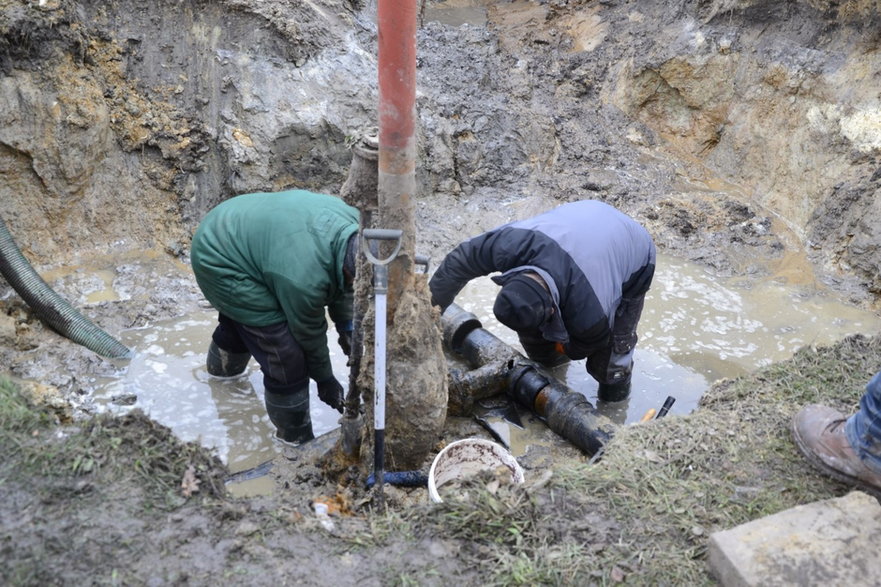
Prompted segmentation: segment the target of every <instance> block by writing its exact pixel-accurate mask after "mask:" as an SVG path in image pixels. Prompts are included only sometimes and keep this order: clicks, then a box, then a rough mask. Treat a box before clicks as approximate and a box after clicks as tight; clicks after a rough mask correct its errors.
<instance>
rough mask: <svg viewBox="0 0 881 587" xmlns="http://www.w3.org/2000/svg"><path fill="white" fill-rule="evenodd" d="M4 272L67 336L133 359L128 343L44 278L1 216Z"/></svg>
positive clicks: (101, 352) (103, 353) (44, 317)
mask: <svg viewBox="0 0 881 587" xmlns="http://www.w3.org/2000/svg"><path fill="white" fill-rule="evenodd" d="M0 273H2V274H3V277H4V278H5V279H6V281H7V282H9V285H11V286H12V288H13V289H14V290H15V292H16V293H17V294H18V295H20V296H21V298H22V299H23V300H24V301H25V303H27V305H28V306H30V307H31V308H33V310H34V312H36V314H37V316H39V317H40V318H41V319H42V320H44V321H45V322H46V323H48V324H49V326H51V327H52V328H53V329H55V330H56V331H57V332H58V333H60V334H61V335H62V336H65V337H66V338H69V339H70V340H72V341H73V342H75V343H77V344H81V345H83V346H84V347H86V348H87V349H89V350H91V351H94V352H96V353H98V354H99V355H101V356H103V357H108V358H111V359H127V358H131V356H132V352H131V351H130V350H129V349H128V347H126V346H125V345H124V344H122V343H121V342H119V341H118V340H116V339H115V338H113V337H112V336H110V335H109V334H107V333H106V332H105V331H104V330H102V329H100V328H98V327H97V326H96V325H95V324H94V323H93V322H92V321H90V320H89V319H88V318H86V317H85V316H83V315H82V314H80V313H79V312H78V311H77V310H76V309H75V308H74V307H73V306H71V305H70V303H68V302H67V300H65V299H64V298H62V297H61V296H60V295H58V294H57V293H56V292H55V290H53V289H52V288H51V287H49V285H48V284H47V283H46V282H45V281H43V278H42V277H40V276H39V275H38V274H37V272H36V271H34V268H33V267H31V264H30V263H29V262H28V260H27V259H25V257H24V255H22V254H21V250H20V249H19V248H18V246H17V245H16V244H15V241H14V240H13V239H12V235H11V234H9V230H8V229H7V228H6V223H5V222H4V221H3V219H2V218H0Z"/></svg>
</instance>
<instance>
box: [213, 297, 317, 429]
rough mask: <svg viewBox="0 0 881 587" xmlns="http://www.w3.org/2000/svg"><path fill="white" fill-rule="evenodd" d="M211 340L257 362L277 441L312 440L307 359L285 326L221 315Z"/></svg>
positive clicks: (267, 409)
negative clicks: (265, 324)
mask: <svg viewBox="0 0 881 587" xmlns="http://www.w3.org/2000/svg"><path fill="white" fill-rule="evenodd" d="M211 338H212V340H213V341H214V344H216V345H217V346H218V347H220V348H221V349H222V350H224V351H227V352H229V353H242V354H243V353H250V354H251V356H252V357H254V359H255V360H256V361H257V362H258V363H260V370H261V371H263V388H264V394H263V395H264V401H265V404H266V413H267V415H268V416H269V419H270V421H271V422H272V423H273V424H274V425H275V427H276V436H278V438H280V439H281V440H283V441H285V442H288V443H294V444H301V443H303V442H308V441H309V440H312V438H314V437H313V434H312V418H311V415H310V413H309V374H308V371H307V369H306V357H305V355H304V354H303V348H302V347H301V346H300V344H299V343H298V342H297V341H296V339H294V337H293V335H292V334H291V333H290V331H289V330H288V326H287V324H286V323H284V322H282V323H279V324H271V325H269V326H247V325H245V324H242V323H240V322H236V321H235V320H233V319H232V318H230V317H228V316H225V315H224V314H220V315H219V316H218V324H217V328H215V329H214V334H213V335H212V337H211Z"/></svg>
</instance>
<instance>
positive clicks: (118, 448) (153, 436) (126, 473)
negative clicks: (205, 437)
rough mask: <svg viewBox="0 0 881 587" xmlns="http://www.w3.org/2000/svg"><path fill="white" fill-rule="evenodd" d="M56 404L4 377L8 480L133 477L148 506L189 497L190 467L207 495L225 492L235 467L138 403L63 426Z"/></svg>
mask: <svg viewBox="0 0 881 587" xmlns="http://www.w3.org/2000/svg"><path fill="white" fill-rule="evenodd" d="M55 421H56V418H55V416H54V415H53V413H52V410H51V409H49V408H46V407H44V406H40V405H36V404H34V403H33V402H32V401H30V400H29V399H28V397H27V394H25V393H23V392H22V390H21V389H20V388H19V387H18V386H17V385H16V384H15V383H14V382H13V381H11V380H10V379H9V378H6V377H0V450H2V451H3V454H4V455H5V457H6V458H5V459H4V462H3V465H2V466H0V479H2V482H4V483H6V482H21V483H24V484H28V483H32V482H33V481H32V479H33V478H34V477H39V478H42V479H43V482H42V483H41V484H40V485H39V490H40V491H48V492H51V491H52V487H53V486H56V485H59V486H65V485H66V484H68V482H69V481H70V480H71V479H78V480H79V481H80V482H83V481H86V480H88V481H90V482H103V483H106V484H112V483H119V482H128V483H131V484H132V485H134V486H135V487H138V488H139V490H142V491H143V492H144V493H145V495H147V496H149V497H150V500H149V507H162V508H165V507H170V506H174V505H176V504H179V503H182V501H184V499H183V497H182V486H181V483H182V480H183V479H184V477H185V475H187V470H188V469H190V470H191V474H192V475H193V476H194V478H195V479H196V482H197V484H198V490H199V494H200V495H203V496H204V495H209V496H221V495H223V494H224V492H225V487H224V478H225V477H226V475H227V474H228V472H227V471H226V468H225V467H224V466H223V465H222V463H221V462H220V461H219V460H218V459H217V458H216V457H214V456H212V455H211V454H210V453H209V452H208V451H206V450H205V449H204V448H202V447H201V446H200V445H198V444H196V443H184V442H181V441H180V440H178V439H177V438H175V437H174V435H173V434H172V433H171V431H170V430H169V429H168V428H166V427H165V426H162V425H160V424H157V423H156V422H154V421H152V420H150V419H149V418H148V417H147V416H146V415H144V414H143V413H142V412H141V411H139V410H135V411H133V412H131V413H129V414H126V415H124V416H113V415H110V414H102V415H100V416H96V417H94V418H91V419H89V420H86V421H83V422H80V423H79V425H78V426H68V427H59V426H56V425H55Z"/></svg>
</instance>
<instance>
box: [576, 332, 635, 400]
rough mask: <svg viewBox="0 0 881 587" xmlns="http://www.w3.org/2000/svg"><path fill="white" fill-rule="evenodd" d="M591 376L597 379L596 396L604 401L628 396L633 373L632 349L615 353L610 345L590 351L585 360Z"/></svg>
mask: <svg viewBox="0 0 881 587" xmlns="http://www.w3.org/2000/svg"><path fill="white" fill-rule="evenodd" d="M585 368H586V369H587V372H588V373H589V374H590V376H591V377H593V378H594V379H596V380H597V383H599V388H598V389H597V398H598V399H599V400H600V401H604V402H620V401H624V400H626V399H627V398H628V397H630V378H631V375H632V373H633V351H632V350H631V351H630V352H628V353H624V354H621V353H616V352H615V351H614V348H613V346H612V345H609V346H608V347H606V348H604V349H601V350H599V351H596V352H593V353H591V354H590V355H589V356H588V357H587V361H586V362H585Z"/></svg>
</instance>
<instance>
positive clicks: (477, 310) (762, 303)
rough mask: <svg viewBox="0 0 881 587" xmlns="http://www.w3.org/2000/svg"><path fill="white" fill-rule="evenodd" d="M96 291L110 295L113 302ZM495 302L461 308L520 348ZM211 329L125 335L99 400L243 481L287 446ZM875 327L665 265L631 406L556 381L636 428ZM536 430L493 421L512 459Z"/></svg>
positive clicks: (566, 369)
mask: <svg viewBox="0 0 881 587" xmlns="http://www.w3.org/2000/svg"><path fill="white" fill-rule="evenodd" d="M96 279H97V280H98V281H100V282H103V281H104V279H105V278H104V277H102V276H101V275H98V276H97V277H96ZM96 284H97V282H96ZM99 290H100V288H96V291H99ZM100 291H102V292H103V293H102V294H101V295H102V296H107V295H110V294H108V293H107V292H104V291H103V290H100ZM497 291H498V286H496V285H495V284H494V283H492V281H491V280H490V279H489V278H488V277H486V278H479V279H476V280H474V281H472V282H471V283H469V284H468V285H467V286H466V287H465V289H464V290H463V291H462V293H461V294H460V295H459V296H458V298H457V300H456V301H457V303H458V304H459V305H460V306H462V307H463V308H464V309H465V310H468V311H470V312H473V313H474V314H475V315H477V317H478V318H479V319H480V320H481V321H482V322H483V325H484V327H486V328H487V329H489V330H490V331H492V332H493V333H494V334H495V335H496V336H498V337H499V338H501V339H502V340H504V341H505V342H507V343H509V344H511V345H513V346H514V347H515V348H518V349H519V348H520V347H519V343H518V341H517V336H516V334H514V333H513V332H512V331H510V330H508V329H507V328H505V327H503V326H501V325H499V324H498V322H497V321H496V320H495V318H494V317H493V315H492V305H493V302H494V300H495V295H496V293H497ZM215 321H216V314H215V312H214V311H213V310H199V311H198V312H195V313H193V314H191V315H189V316H186V317H184V318H180V319H175V320H168V321H163V322H157V323H154V324H150V325H149V326H148V327H144V328H137V329H131V330H128V331H124V332H122V333H120V336H119V338H120V340H121V341H122V342H123V343H124V344H126V345H128V346H129V347H130V348H132V349H134V350H135V352H136V356H135V358H134V359H132V361H131V362H130V364H129V365H128V367H127V369H126V370H125V372H124V376H123V377H121V378H118V379H110V380H104V381H99V382H97V384H96V388H95V391H94V398H95V400H96V403H98V405H99V406H102V407H103V408H104V409H128V408H129V407H131V406H134V407H140V408H141V409H143V410H144V411H145V412H147V413H148V414H150V416H151V417H152V418H153V419H155V420H156V421H158V422H160V423H162V424H164V425H166V426H168V427H169V428H171V429H172V430H173V431H174V432H175V434H176V435H178V436H179V437H180V438H181V439H183V440H185V441H198V442H200V443H201V444H202V445H204V446H206V447H214V448H215V449H216V451H217V454H218V456H219V457H220V458H221V459H222V460H223V461H224V462H225V463H227V465H228V466H229V468H230V470H231V471H233V472H236V471H242V470H245V469H249V468H251V467H255V466H257V465H259V464H260V463H263V462H265V461H267V460H269V459H272V458H273V457H274V456H275V454H276V453H277V452H278V451H280V450H281V447H280V446H278V444H277V443H276V442H275V441H274V440H273V434H274V428H273V427H272V425H271V424H270V422H269V420H268V418H267V416H266V411H265V409H264V407H263V385H262V375H261V373H260V369H259V366H258V365H257V364H256V362H255V361H253V360H252V361H251V364H250V365H249V367H248V371H246V374H245V375H244V376H242V377H241V378H238V379H233V380H217V379H215V378H211V377H209V376H208V374H207V373H206V371H205V366H204V365H205V352H206V350H207V347H208V343H209V341H210V337H211V333H212V332H213V330H214V326H215ZM879 327H881V318H879V317H878V316H875V315H874V314H872V313H869V312H865V311H862V310H859V309H855V308H852V307H850V306H847V305H846V304H843V303H841V302H840V301H838V300H837V299H836V298H835V297H834V296H831V295H828V294H824V293H822V292H820V291H817V290H815V289H811V288H806V287H802V286H798V287H796V286H789V285H784V284H781V283H778V282H775V281H766V282H760V283H754V282H751V281H749V280H746V279H743V278H740V279H720V278H717V277H714V276H712V275H711V274H709V273H707V272H706V271H705V270H703V269H702V268H701V267H699V266H696V265H693V264H691V263H688V262H686V261H682V260H678V259H676V258H672V257H668V256H664V255H662V256H660V257H659V260H658V269H657V273H656V277H655V281H654V284H653V287H652V290H651V291H650V292H649V295H648V298H647V300H646V306H645V310H644V312H643V319H642V321H641V322H640V326H639V334H640V343H639V346H638V348H637V351H636V356H635V361H636V365H635V371H634V378H633V391H632V395H631V398H630V399H629V400H628V401H625V402H621V403H617V404H603V403H602V402H598V401H597V398H596V388H597V385H596V382H595V381H593V379H591V378H590V377H589V376H588V375H587V373H586V372H585V369H584V361H576V362H574V363H570V364H569V365H565V366H563V367H559V368H557V369H556V370H555V374H556V375H557V376H558V377H559V378H560V379H561V380H565V382H566V383H567V385H568V386H569V387H571V388H572V389H574V390H576V391H578V392H580V393H583V394H584V395H585V396H586V397H587V398H588V399H589V400H590V401H591V402H592V403H593V404H594V405H596V406H597V408H598V409H599V411H600V412H601V413H603V414H605V415H607V416H608V417H610V418H611V419H612V420H613V421H615V422H618V423H622V424H623V423H633V422H638V421H639V420H640V419H641V418H642V417H643V415H644V414H646V412H647V411H648V410H649V409H652V408H654V409H655V410H658V409H660V407H661V405H662V404H663V403H664V400H665V399H666V398H667V397H668V396H673V397H674V398H675V399H676V401H675V403H674V404H673V406H672V408H671V410H670V413H671V414H686V413H689V412H691V411H692V410H694V409H695V407H696V405H697V402H698V400H699V399H700V397H701V395H703V393H704V392H705V391H706V390H707V389H708V387H709V386H710V384H711V383H712V382H713V381H715V380H717V379H720V378H724V377H736V376H738V375H742V374H745V373H748V372H750V371H751V370H754V369H755V368H757V367H761V366H763V365H768V364H770V363H772V362H775V361H780V360H783V359H786V358H788V357H790V356H791V355H792V353H793V352H794V351H795V350H797V349H798V348H799V347H801V346H803V345H807V344H826V343H832V342H835V341H836V340H839V339H841V338H843V337H844V336H847V335H849V334H856V333H864V334H868V333H872V332H876V331H877V330H878V329H879ZM329 338H330V339H331V341H332V342H331V349H330V350H331V360H332V362H333V367H334V372H335V373H336V374H337V377H338V378H339V379H340V382H341V383H342V384H343V386H344V387H347V385H348V380H347V376H348V368H347V367H346V357H345V356H344V355H343V353H342V350H341V349H340V348H339V347H338V346H337V345H336V343H335V340H336V337H335V336H330V337H329ZM310 397H311V412H312V422H313V426H314V430H315V434H316V436H318V435H321V434H324V433H326V432H329V431H331V430H333V429H335V428H337V427H338V426H339V417H340V416H339V414H338V413H337V412H335V411H333V410H331V409H330V408H328V407H327V406H326V405H325V404H324V403H322V402H321V401H320V400H319V399H318V395H317V389H316V387H315V384H314V382H312V383H311V391H310ZM524 416H525V414H524ZM532 420H533V419H532V418H528V417H524V423H525V424H526V426H525V429H520V428H517V427H511V428H510V429H509V430H507V431H506V430H505V429H504V427H505V426H507V424H506V423H505V422H504V421H499V422H497V423H498V425H499V426H497V428H498V429H499V430H500V431H501V433H502V434H507V439H506V440H507V444H510V445H511V448H512V453H513V454H515V456H519V455H520V454H523V453H525V451H526V450H527V445H528V443H529V428H530V425H529V423H530V422H532ZM261 483H270V482H269V481H268V480H266V479H263V480H261V479H257V480H253V481H248V482H247V483H242V484H237V485H239V486H238V487H237V488H236V490H235V491H236V492H237V493H239V494H249V493H260V492H263V491H265V490H269V489H270V488H264V487H263V486H262V485H261Z"/></svg>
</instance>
